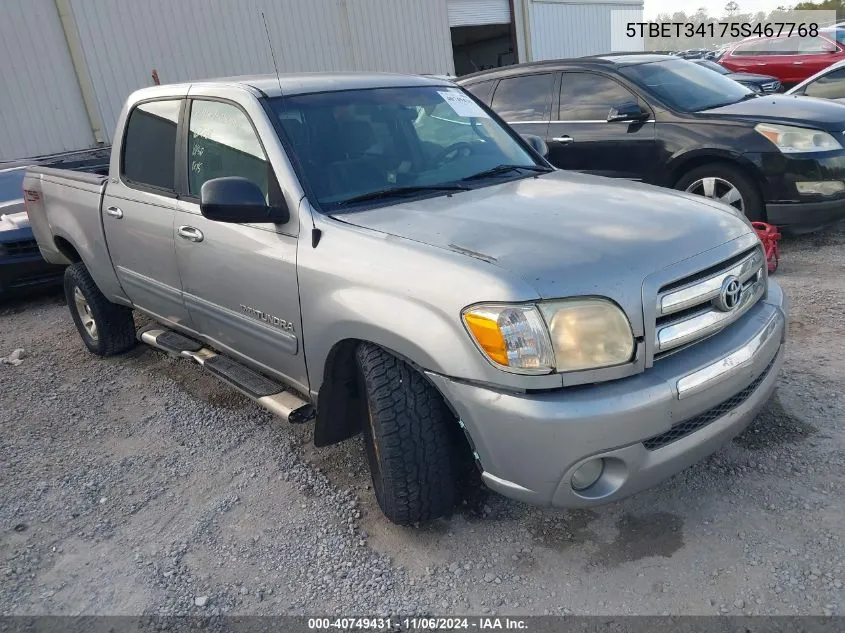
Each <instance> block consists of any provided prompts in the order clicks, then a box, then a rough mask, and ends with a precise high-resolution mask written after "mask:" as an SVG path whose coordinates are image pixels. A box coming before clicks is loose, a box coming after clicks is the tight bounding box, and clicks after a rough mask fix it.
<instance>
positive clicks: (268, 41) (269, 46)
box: [261, 11, 282, 93]
mask: <svg viewBox="0 0 845 633" xmlns="http://www.w3.org/2000/svg"><path fill="white" fill-rule="evenodd" d="M261 19H262V20H263V21H264V33H265V34H266V35H267V47H268V48H269V49H270V57H271V59H272V60H273V70H275V71H276V81H278V82H279V93H281V92H282V78H281V77H280V76H279V66H278V65H277V64H276V53H275V52H273V42H272V41H270V29H268V28H267V17H266V16H265V15H264V11H262V12H261Z"/></svg>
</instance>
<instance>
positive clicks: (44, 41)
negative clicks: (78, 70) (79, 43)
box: [0, 0, 94, 160]
mask: <svg viewBox="0 0 845 633" xmlns="http://www.w3.org/2000/svg"><path fill="white" fill-rule="evenodd" d="M2 5H3V6H2V9H0V87H1V88H0V113H2V116H0V160H10V159H14V158H24V157H28V156H37V155H39V154H48V153H52V152H61V151H70V150H76V149H80V148H84V147H89V146H90V145H91V144H92V143H93V142H94V136H93V134H92V132H91V126H90V124H89V122H88V117H87V115H86V112H85V106H84V103H83V100H82V93H81V91H80V89H79V85H78V84H77V83H76V75H75V74H74V71H73V65H72V64H71V59H70V53H69V51H68V47H67V42H66V41H65V37H64V32H63V31H62V28H61V23H60V20H59V13H58V10H57V9H56V4H55V2H54V0H3V2H2Z"/></svg>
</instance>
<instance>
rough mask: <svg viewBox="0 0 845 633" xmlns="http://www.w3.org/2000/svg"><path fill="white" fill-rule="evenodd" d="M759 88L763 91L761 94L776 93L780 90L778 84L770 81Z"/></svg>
mask: <svg viewBox="0 0 845 633" xmlns="http://www.w3.org/2000/svg"><path fill="white" fill-rule="evenodd" d="M761 88H762V89H763V92H777V91H778V90H779V89H780V82H779V81H770V82H768V83H765V84H762V85H761Z"/></svg>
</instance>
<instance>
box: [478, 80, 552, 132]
mask: <svg viewBox="0 0 845 633" xmlns="http://www.w3.org/2000/svg"><path fill="white" fill-rule="evenodd" d="M554 81H555V76H554V73H544V74H542V75H523V76H522V77H510V78H508V79H502V80H501V81H500V82H499V85H498V86H497V87H496V92H495V94H494V95H493V109H494V110H495V111H496V112H497V113H498V114H499V116H500V117H502V118H503V119H504V120H505V121H507V122H509V123H510V122H519V121H548V120H549V118H550V115H551V104H552V87H553V85H554Z"/></svg>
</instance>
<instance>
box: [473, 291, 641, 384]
mask: <svg viewBox="0 0 845 633" xmlns="http://www.w3.org/2000/svg"><path fill="white" fill-rule="evenodd" d="M463 319H464V323H465V324H466V326H467V329H468V330H469V332H470V334H471V335H472V337H473V338H474V339H475V342H476V344H477V345H478V347H479V348H480V349H481V350H482V352H484V354H485V355H486V356H487V358H488V359H489V360H490V361H492V362H493V363H494V364H495V365H497V366H499V367H501V368H502V369H505V370H506V371H512V372H515V373H521V374H547V373H550V372H551V371H553V370H557V371H559V372H566V371H578V370H583V369H598V368H601V367H609V366H611V365H620V364H623V363H627V362H628V361H630V360H631V358H632V357H633V355H634V336H633V334H632V332H631V325H630V323H628V319H627V317H626V316H625V314H624V313H623V312H622V310H620V309H619V308H618V307H617V306H616V305H615V304H614V303H612V302H611V301H608V300H606V299H593V298H589V299H587V298H585V299H565V300H561V301H549V302H542V303H539V304H537V305H536V306H535V305H515V306H513V305H501V304H485V305H477V306H472V307H471V308H467V309H466V310H464V312H463Z"/></svg>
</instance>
